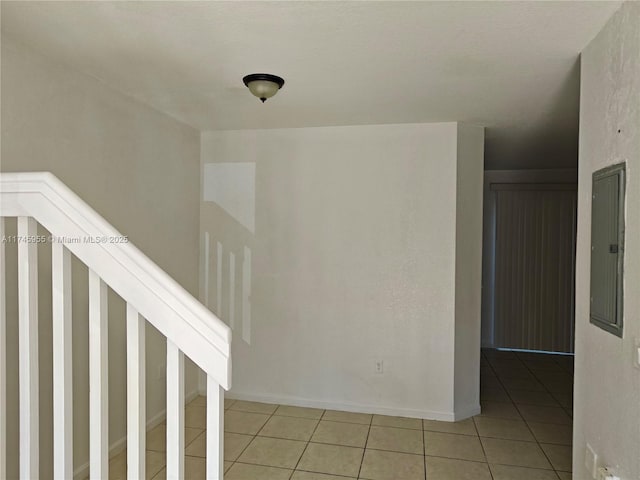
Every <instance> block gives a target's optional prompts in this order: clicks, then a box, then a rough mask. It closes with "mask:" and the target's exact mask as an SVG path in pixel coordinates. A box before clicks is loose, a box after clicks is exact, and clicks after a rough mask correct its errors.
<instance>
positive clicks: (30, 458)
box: [0, 173, 231, 480]
mask: <svg viewBox="0 0 640 480" xmlns="http://www.w3.org/2000/svg"><path fill="white" fill-rule="evenodd" d="M5 217H17V219H18V220H17V225H18V238H17V240H18V312H19V315H18V322H19V328H18V330H19V342H18V348H19V362H18V368H19V398H20V406H19V408H20V420H19V423H20V445H19V448H20V459H19V462H20V478H21V479H25V480H32V479H35V478H38V477H39V470H38V469H39V416H38V415H39V405H38V330H37V327H38V283H37V280H38V272H37V260H38V259H37V254H38V243H37V242H35V241H32V240H34V239H37V227H38V223H39V224H41V225H42V226H43V227H44V228H46V229H47V230H48V231H49V232H50V233H51V235H52V236H53V237H56V238H57V239H58V241H57V242H52V244H51V248H52V296H53V302H52V308H53V311H52V321H53V325H52V332H53V422H54V452H53V453H54V456H53V458H54V478H56V479H57V478H64V479H68V478H73V399H72V358H71V351H72V349H71V341H72V331H71V254H73V255H75V256H76V257H77V258H78V259H80V260H81V261H82V262H83V263H84V264H85V265H87V267H88V268H89V372H90V375H89V385H90V393H89V410H90V428H89V457H90V458H89V469H90V472H89V474H90V478H91V479H94V478H95V479H107V478H108V476H109V475H108V468H109V458H108V455H109V444H108V442H109V432H108V415H109V405H108V398H109V396H108V356H107V355H108V344H107V336H108V332H107V328H108V315H107V313H108V312H107V286H108V287H109V288H111V289H112V290H113V291H115V292H116V293H117V294H118V295H120V296H121V297H122V298H123V299H124V300H125V301H126V302H127V320H126V321H127V329H126V335H127V339H126V345H127V477H128V478H129V479H130V480H133V479H136V480H137V479H141V478H145V449H146V447H145V439H146V432H145V428H146V412H145V402H146V399H145V387H144V386H145V340H144V338H145V337H144V331H145V330H144V327H145V321H148V322H149V323H151V324H152V325H153V326H154V327H155V328H156V329H157V330H159V331H160V332H161V333H162V334H163V335H164V336H165V337H166V338H167V422H166V423H167V479H181V478H183V477H184V427H185V425H184V375H185V374H184V356H185V355H186V356H187V357H189V358H190V359H191V360H192V361H193V362H195V363H196V364H197V365H198V366H199V367H200V368H201V369H202V370H204V371H205V373H206V374H207V439H206V440H207V442H206V443H207V452H206V453H207V458H206V465H207V474H206V475H207V479H210V480H213V479H216V480H220V479H222V477H223V429H224V416H223V414H224V394H223V393H224V390H225V389H226V390H228V389H229V388H230V386H231V358H230V344H231V332H230V330H229V328H228V327H227V326H226V325H225V324H224V323H223V322H222V321H220V320H219V319H218V318H217V317H216V316H215V315H213V314H212V313H211V312H210V311H209V310H207V309H206V308H205V307H204V306H203V305H201V304H200V303H199V302H198V301H197V300H196V299H194V298H193V297H192V296H191V295H190V294H189V293H188V292H187V291H186V290H184V289H183V288H182V287H181V286H180V285H179V284H178V283H176V282H175V281H174V280H173V279H172V278H171V277H169V276H168V275H167V274H166V273H165V272H163V271H162V270H161V269H160V268H159V267H157V266H156V265H155V264H154V263H153V262H152V261H151V260H149V259H148V258H147V257H146V256H145V255H144V254H143V253H142V252H140V251H139V250H138V249H137V248H135V247H134V246H133V245H131V244H130V243H113V242H109V241H104V239H115V238H122V236H121V235H120V233H119V232H117V231H116V230H115V229H114V228H113V227H112V226H111V225H109V224H108V223H107V222H106V221H105V220H104V219H103V218H102V217H101V216H100V215H98V214H97V213H96V212H95V211H94V210H92V209H91V208H90V207H89V206H88V205H87V204H86V203H85V202H83V201H82V200H81V199H80V198H79V197H78V196H76V195H75V194H74V193H73V192H72V191H71V190H69V189H68V188H67V187H66V186H65V185H64V184H63V183H62V182H60V181H59V180H58V179H57V178H56V177H54V176H53V175H52V174H50V173H2V174H0V235H1V236H2V237H4V233H5V232H4V229H5V225H4V222H5ZM63 237H64V238H63ZM61 238H62V239H63V240H62V241H60V239H61ZM65 239H66V241H65ZM72 239H73V240H72ZM75 239H78V240H79V241H75ZM5 294H6V290H5V245H4V243H0V478H6V463H7V459H6V450H5V449H6V445H7V441H6V440H7V439H6V415H7V405H6V369H7V362H6V353H5V352H6V315H5V313H6V302H5V300H6V299H5Z"/></svg>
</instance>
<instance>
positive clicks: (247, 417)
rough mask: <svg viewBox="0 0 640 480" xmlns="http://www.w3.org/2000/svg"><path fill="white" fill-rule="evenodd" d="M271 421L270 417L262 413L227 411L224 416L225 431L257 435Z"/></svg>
mask: <svg viewBox="0 0 640 480" xmlns="http://www.w3.org/2000/svg"><path fill="white" fill-rule="evenodd" d="M267 420H269V415H265V414H262V413H249V412H238V411H235V410H227V411H226V412H225V414H224V431H225V432H233V433H244V434H245V435H255V434H256V433H258V431H260V429H261V428H262V427H263V426H264V424H265V423H267Z"/></svg>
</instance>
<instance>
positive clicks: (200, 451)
mask: <svg viewBox="0 0 640 480" xmlns="http://www.w3.org/2000/svg"><path fill="white" fill-rule="evenodd" d="M252 439H253V437H252V436H251V435H242V434H239V433H230V432H225V434H224V459H225V460H227V461H231V462H233V461H235V460H236V459H237V458H238V456H239V455H240V454H241V453H242V451H243V450H244V449H245V448H246V447H247V445H249V443H250V442H251V440H252ZM185 455H189V456H191V457H206V456H207V434H206V432H204V433H202V435H200V436H199V437H198V438H196V439H195V440H194V441H193V442H191V444H190V445H189V446H187V448H186V449H185Z"/></svg>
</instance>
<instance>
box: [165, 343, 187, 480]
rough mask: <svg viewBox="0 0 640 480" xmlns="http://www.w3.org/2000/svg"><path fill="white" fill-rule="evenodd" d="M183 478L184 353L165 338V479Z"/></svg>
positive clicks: (175, 479)
mask: <svg viewBox="0 0 640 480" xmlns="http://www.w3.org/2000/svg"><path fill="white" fill-rule="evenodd" d="M183 478H184V354H183V353H182V352H181V351H180V350H179V349H178V347H176V346H175V345H174V344H173V343H172V342H171V340H169V339H167V480H182V479H183Z"/></svg>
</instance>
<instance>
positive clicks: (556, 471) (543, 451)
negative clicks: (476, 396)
mask: <svg viewBox="0 0 640 480" xmlns="http://www.w3.org/2000/svg"><path fill="white" fill-rule="evenodd" d="M522 363H523V364H524V366H525V367H526V369H527V370H528V371H529V372H530V373H531V374H532V375H533V376H534V378H535V379H536V380H537V381H539V382H540V384H541V385H542V387H543V388H544V389H545V391H546V392H547V393H548V394H549V395H551V397H552V398H554V397H553V393H552V392H551V390H549V389H548V388H547V386H546V385H545V384H544V383H543V382H542V381H541V380H540V378H539V377H538V375H536V373H535V372H534V371H533V370H531V368H529V365H527V364H526V363H524V362H522ZM555 363H556V365H558V366H559V367H560V368H561V370H564V369H563V368H562V366H561V365H560V364H559V363H558V362H555ZM571 382H572V383H573V375H572V376H571ZM508 394H509V392H507V395H508ZM514 404H515V402H514ZM516 408H517V409H518V411H520V409H519V408H518V406H517V405H516ZM562 410H563V411H564V408H563V409H562ZM520 414H521V415H522V413H520ZM565 414H566V412H565ZM522 418H523V420H524V415H523V416H522ZM525 424H526V425H527V428H528V429H529V431H531V434H532V435H533V438H535V439H536V442H537V443H538V448H540V450H542V454H543V455H544V456H545V458H546V459H547V461H548V462H549V465H551V468H553V471H554V472H555V474H556V477H558V478H560V475H558V470H557V469H556V466H555V465H554V464H553V462H552V461H551V458H549V455H548V454H547V452H546V451H545V450H544V448H542V444H541V443H540V442H539V441H538V437H536V435H535V433H533V430H532V429H531V427H530V426H529V423H528V422H527V421H525ZM571 429H572V430H573V417H571ZM572 457H573V454H572ZM572 460H573V458H572Z"/></svg>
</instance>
